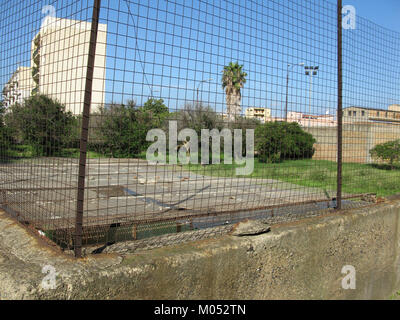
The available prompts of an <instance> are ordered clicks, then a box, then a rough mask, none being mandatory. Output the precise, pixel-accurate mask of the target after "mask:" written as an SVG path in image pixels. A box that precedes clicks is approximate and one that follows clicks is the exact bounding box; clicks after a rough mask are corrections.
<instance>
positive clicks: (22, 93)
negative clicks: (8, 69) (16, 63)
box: [2, 67, 35, 109]
mask: <svg viewBox="0 0 400 320" xmlns="http://www.w3.org/2000/svg"><path fill="white" fill-rule="evenodd" d="M31 70H32V69H31V68H30V67H19V68H18V69H17V70H16V71H15V72H14V73H13V75H12V76H11V78H10V80H9V81H8V82H7V83H6V84H5V86H4V88H3V92H2V94H3V103H4V106H5V108H6V109H7V108H9V107H10V106H12V105H13V104H15V103H22V102H23V101H24V99H26V98H29V97H30V95H31V91H32V90H33V88H34V87H35V83H34V81H33V78H32V71H31Z"/></svg>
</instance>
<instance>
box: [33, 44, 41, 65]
mask: <svg viewBox="0 0 400 320" xmlns="http://www.w3.org/2000/svg"><path fill="white" fill-rule="evenodd" d="M32 58H33V61H34V62H35V63H36V64H39V63H40V47H37V48H36V50H35V51H33V54H32Z"/></svg>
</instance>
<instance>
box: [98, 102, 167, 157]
mask: <svg viewBox="0 0 400 320" xmlns="http://www.w3.org/2000/svg"><path fill="white" fill-rule="evenodd" d="M167 116H168V108H167V107H166V106H165V105H164V103H163V100H154V99H150V100H149V101H147V102H146V104H145V105H144V106H143V107H137V106H136V103H135V102H134V101H128V103H127V104H126V105H125V104H112V105H111V106H108V107H103V108H101V109H100V114H99V115H97V117H96V118H97V120H96V121H97V128H96V131H97V132H96V137H97V139H96V140H97V146H98V148H99V150H96V151H99V152H102V153H107V154H110V155H111V156H112V157H115V158H124V157H136V156H138V155H140V154H141V153H142V152H144V151H146V149H147V148H148V147H149V145H150V143H149V142H147V141H146V136H147V133H148V131H149V130H151V129H154V128H160V127H161V126H162V124H163V122H164V120H165V118H166V117H167ZM91 145H92V146H93V145H94V143H92V144H91Z"/></svg>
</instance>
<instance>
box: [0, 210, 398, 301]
mask: <svg viewBox="0 0 400 320" xmlns="http://www.w3.org/2000/svg"><path fill="white" fill-rule="evenodd" d="M399 215H400V202H388V203H383V204H379V205H373V206H370V207H368V208H364V209H357V210H350V211H346V212H341V213H333V214H331V215H329V216H325V217H323V218H310V219H308V220H303V221H301V222H297V223H292V224H287V225H280V226H274V227H273V228H272V231H271V232H270V233H266V234H263V235H259V236H253V237H234V236H230V235H227V236H223V237H221V238H218V239H214V240H203V241H198V242H192V243H187V244H181V245H175V246H170V247H165V248H161V249H154V250H151V251H143V252H136V253H135V252H134V253H129V249H128V248H129V243H127V245H126V249H125V250H122V251H121V247H119V248H120V251H117V252H114V253H108V254H101V255H96V256H89V257H87V258H85V259H83V260H79V261H76V260H74V259H73V258H72V257H69V256H66V255H65V254H61V253H59V252H58V251H57V250H56V249H53V248H51V247H49V246H48V245H46V244H44V243H43V242H41V240H38V239H37V238H36V237H33V236H32V235H31V234H30V233H29V231H27V230H26V229H24V228H22V227H21V226H19V225H18V224H17V223H15V222H14V221H13V220H12V219H10V218H9V217H8V216H7V215H6V214H5V213H0V293H1V295H2V297H1V298H3V299H4V298H9V299H16V298H18V299H19V298H23V299H387V298H389V297H390V296H391V294H393V293H394V292H395V291H396V290H398V289H400V259H399V258H400V235H399V232H400V220H399ZM111 249H112V248H111ZM45 265H51V266H54V268H55V270H56V272H57V278H56V280H57V281H56V286H57V287H56V289H54V290H45V289H43V288H42V287H41V282H42V280H43V277H44V274H42V272H41V271H42V268H43V266H45ZM344 265H352V266H354V267H355V268H356V272H357V273H356V289H355V290H344V289H343V288H342V285H341V283H342V279H343V277H344V275H343V274H342V273H341V270H342V267H343V266H344Z"/></svg>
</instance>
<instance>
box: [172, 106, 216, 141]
mask: <svg viewBox="0 0 400 320" xmlns="http://www.w3.org/2000/svg"><path fill="white" fill-rule="evenodd" d="M177 119H178V130H182V129H185V128H190V129H193V130H195V131H196V133H197V135H198V136H201V130H202V129H209V130H213V129H219V130H220V129H222V126H221V124H222V118H221V117H219V116H218V114H217V113H216V112H215V111H214V110H213V109H212V108H211V107H209V106H204V105H203V104H201V103H196V104H194V105H192V104H190V103H186V104H185V106H184V109H183V110H180V111H179V112H178V114H177Z"/></svg>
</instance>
